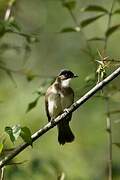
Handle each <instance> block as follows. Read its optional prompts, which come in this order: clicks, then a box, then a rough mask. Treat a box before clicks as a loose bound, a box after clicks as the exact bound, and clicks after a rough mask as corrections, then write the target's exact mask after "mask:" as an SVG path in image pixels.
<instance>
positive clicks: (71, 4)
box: [62, 0, 76, 10]
mask: <svg viewBox="0 0 120 180" xmlns="http://www.w3.org/2000/svg"><path fill="white" fill-rule="evenodd" d="M62 5H63V6H64V7H66V8H67V9H69V10H73V9H74V8H75V6H76V1H74V0H70V1H65V2H63V3H62Z"/></svg>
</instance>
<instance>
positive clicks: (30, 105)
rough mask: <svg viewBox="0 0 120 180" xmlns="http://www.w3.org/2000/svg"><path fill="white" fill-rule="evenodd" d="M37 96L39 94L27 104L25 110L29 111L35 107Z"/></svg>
mask: <svg viewBox="0 0 120 180" xmlns="http://www.w3.org/2000/svg"><path fill="white" fill-rule="evenodd" d="M39 98H40V96H38V97H37V98H36V99H35V100H34V101H32V102H31V103H29V104H28V108H27V110H26V112H29V111H31V110H32V109H33V108H35V107H36V105H37V103H38V100H39Z"/></svg>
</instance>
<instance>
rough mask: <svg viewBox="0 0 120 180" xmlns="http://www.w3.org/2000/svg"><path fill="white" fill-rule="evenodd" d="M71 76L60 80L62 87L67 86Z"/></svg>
mask: <svg viewBox="0 0 120 180" xmlns="http://www.w3.org/2000/svg"><path fill="white" fill-rule="evenodd" d="M70 81H71V78H69V79H65V80H62V87H69V85H70Z"/></svg>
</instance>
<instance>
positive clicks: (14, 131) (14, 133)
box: [5, 125, 21, 143]
mask: <svg viewBox="0 0 120 180" xmlns="http://www.w3.org/2000/svg"><path fill="white" fill-rule="evenodd" d="M5 132H6V133H7V134H8V135H9V137H10V140H11V141H12V142H13V143H14V142H15V141H16V140H17V138H18V137H19V136H20V132H21V127H20V125H15V126H13V127H12V128H11V127H5Z"/></svg>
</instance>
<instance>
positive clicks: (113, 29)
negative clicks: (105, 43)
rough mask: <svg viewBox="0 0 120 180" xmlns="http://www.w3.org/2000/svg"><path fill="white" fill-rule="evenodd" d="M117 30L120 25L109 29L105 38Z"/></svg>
mask: <svg viewBox="0 0 120 180" xmlns="http://www.w3.org/2000/svg"><path fill="white" fill-rule="evenodd" d="M119 28H120V24H118V25H115V26H112V27H110V28H109V29H108V30H107V32H106V37H109V36H110V35H111V34H113V33H114V32H115V31H117V30H118V29H119Z"/></svg>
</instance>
